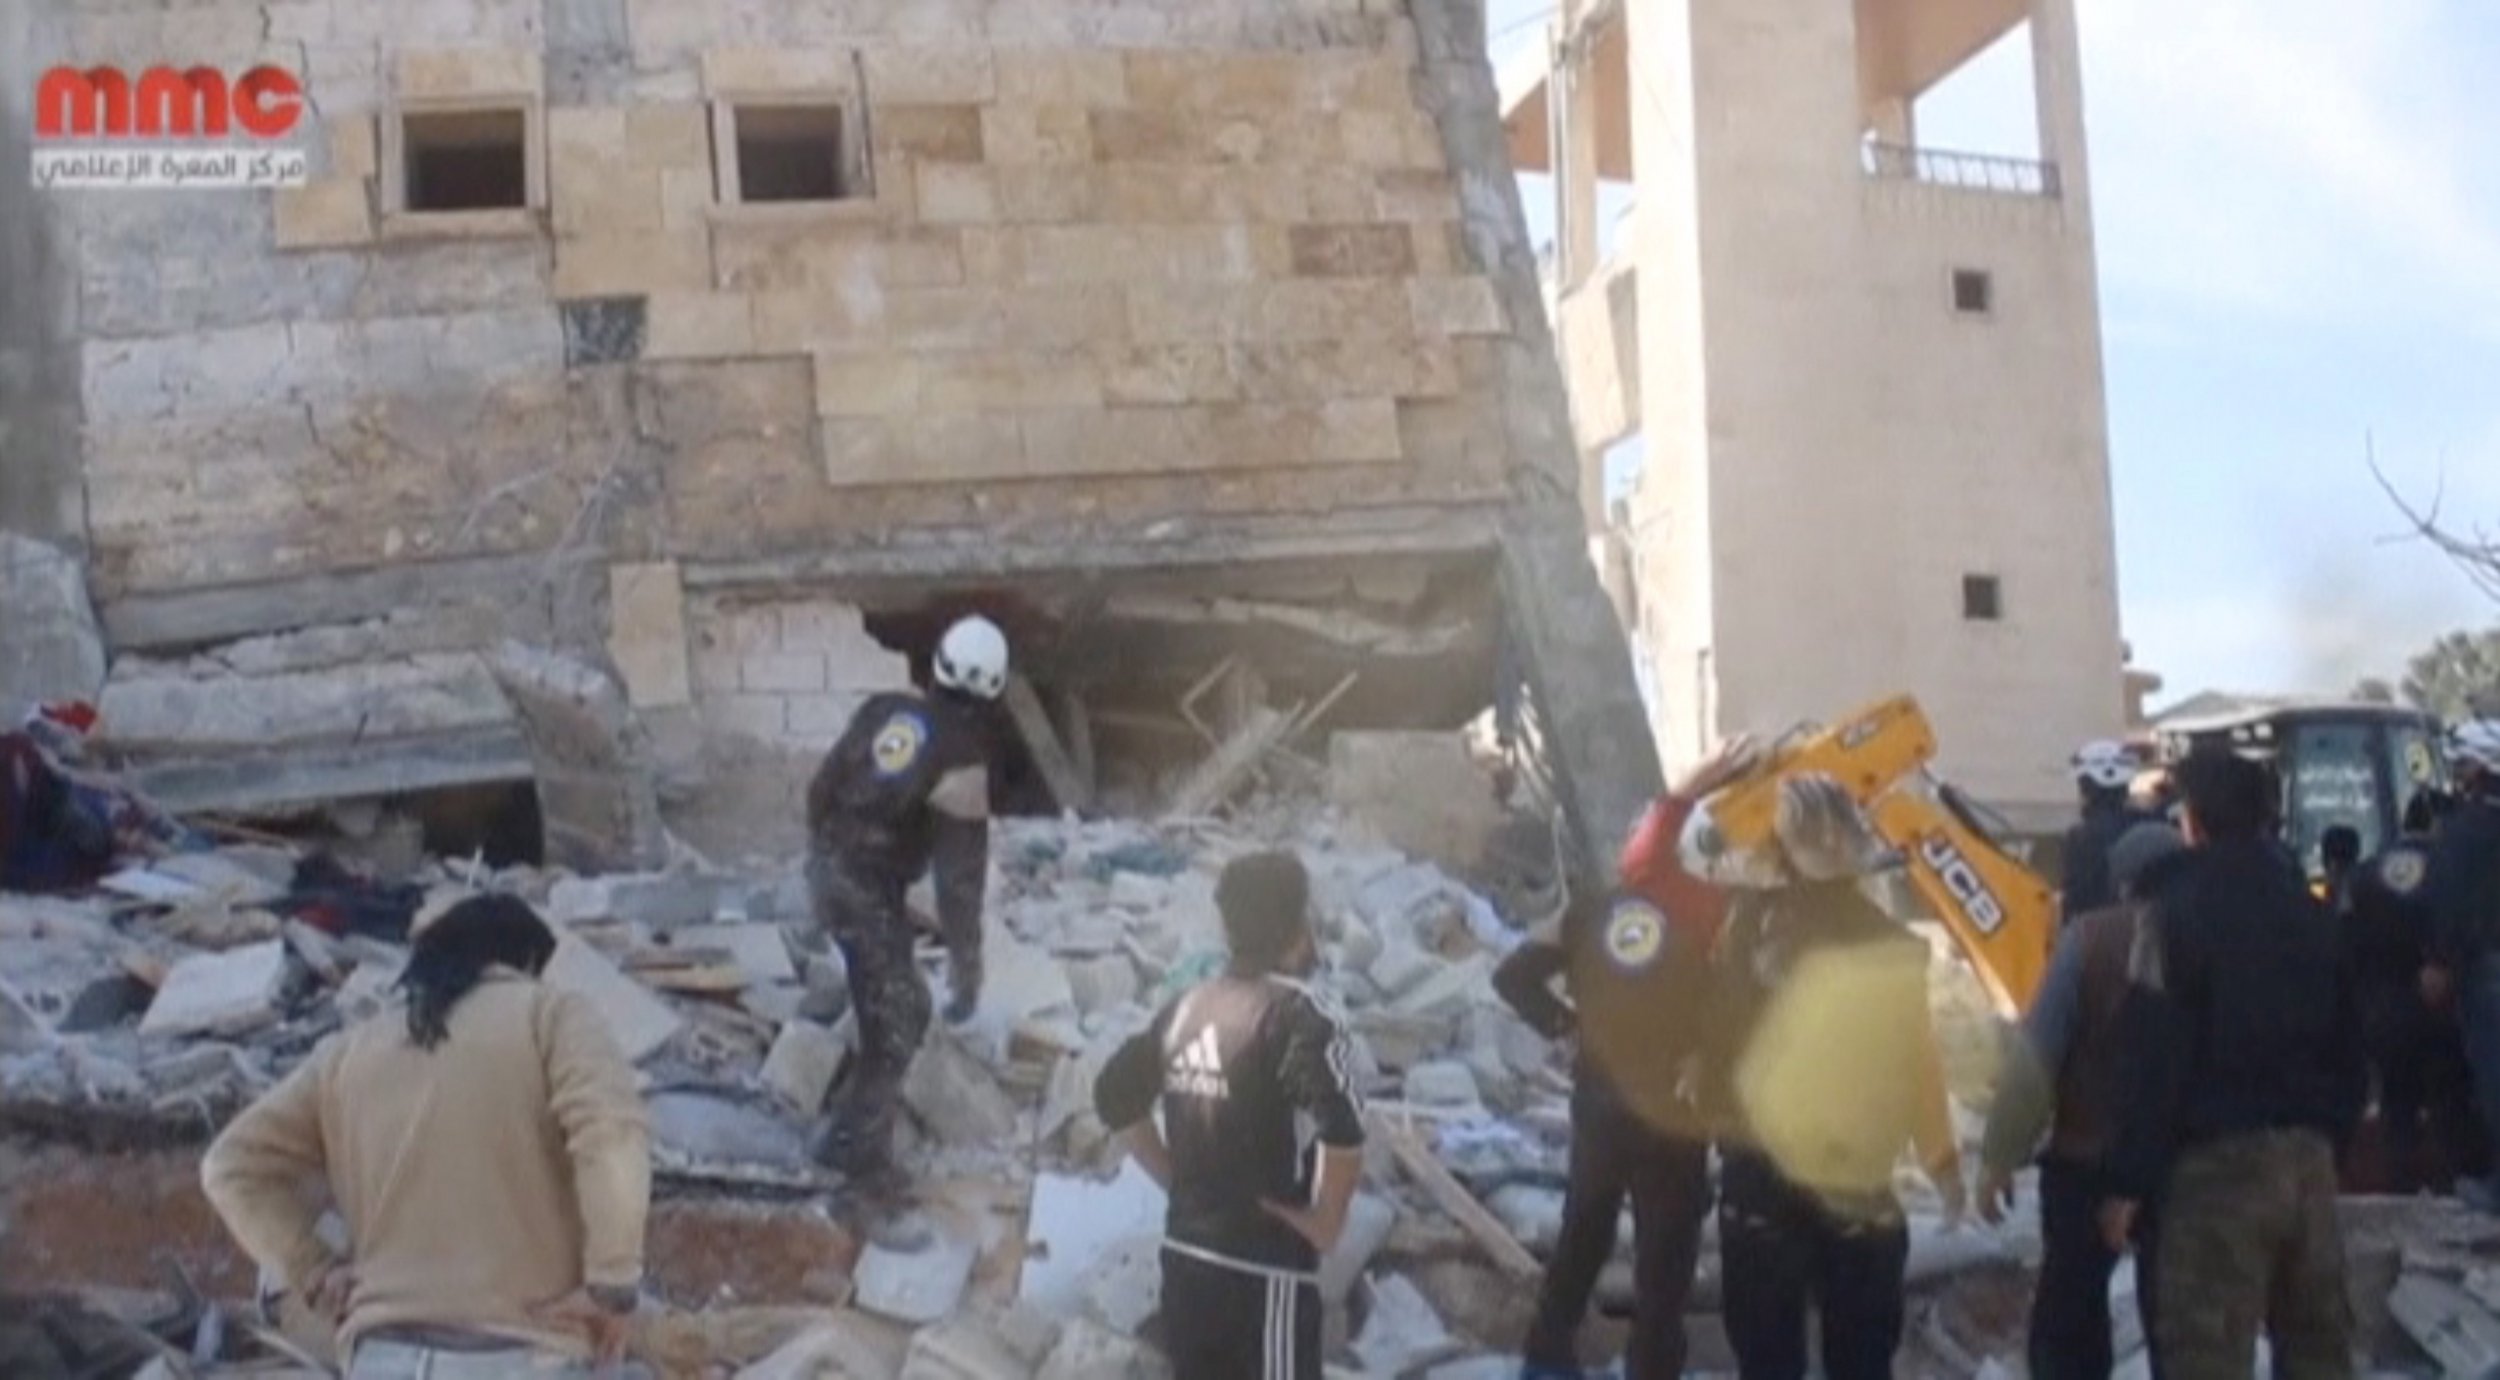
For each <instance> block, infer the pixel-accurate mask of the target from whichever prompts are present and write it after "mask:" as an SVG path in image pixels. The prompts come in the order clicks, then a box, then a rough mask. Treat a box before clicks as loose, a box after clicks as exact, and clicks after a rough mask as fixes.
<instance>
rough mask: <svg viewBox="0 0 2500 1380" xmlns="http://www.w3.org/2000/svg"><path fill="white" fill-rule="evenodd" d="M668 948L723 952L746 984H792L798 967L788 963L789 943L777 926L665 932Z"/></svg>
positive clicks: (701, 927)
mask: <svg viewBox="0 0 2500 1380" xmlns="http://www.w3.org/2000/svg"><path fill="white" fill-rule="evenodd" d="M668 942H669V945H670V947H672V948H678V949H723V950H726V951H727V952H728V954H729V957H730V961H731V962H733V963H736V964H737V965H738V970H739V971H740V972H742V973H745V974H746V975H747V980H748V981H750V982H795V981H797V980H798V976H799V969H798V965H797V964H795V963H793V962H791V961H790V941H789V940H788V938H786V937H785V936H784V935H783V934H782V932H781V926H779V925H756V924H729V925H688V926H686V927H684V928H683V929H676V930H671V931H669V936H668Z"/></svg>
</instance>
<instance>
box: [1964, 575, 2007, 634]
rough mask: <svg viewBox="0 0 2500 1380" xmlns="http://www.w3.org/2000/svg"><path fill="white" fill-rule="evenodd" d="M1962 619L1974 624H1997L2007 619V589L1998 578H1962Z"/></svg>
mask: <svg viewBox="0 0 2500 1380" xmlns="http://www.w3.org/2000/svg"><path fill="white" fill-rule="evenodd" d="M1962 617H1964V618H1965V619H1968V620H1969V621H1971V622H1973V623H1995V622H1999V621H2001V620H2002V619H2003V618H2004V617H2005V587H2004V585H2003V584H2002V583H2000V582H1999V581H1998V579H1997V577H1996V576H1994V575H1965V576H1963V577H1962Z"/></svg>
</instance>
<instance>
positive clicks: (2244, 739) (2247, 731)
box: [2159, 704, 2448, 878]
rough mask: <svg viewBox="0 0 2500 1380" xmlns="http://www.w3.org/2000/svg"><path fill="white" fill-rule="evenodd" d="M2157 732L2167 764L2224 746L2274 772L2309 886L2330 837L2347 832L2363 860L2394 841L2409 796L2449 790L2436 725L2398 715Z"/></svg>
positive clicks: (2204, 723)
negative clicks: (2322, 843) (2340, 828)
mask: <svg viewBox="0 0 2500 1380" xmlns="http://www.w3.org/2000/svg"><path fill="white" fill-rule="evenodd" d="M2159 732H2160V739H2161V747H2162V756H2163V758H2164V759H2165V760H2167V761H2173V762H2175V761H2177V760H2179V759H2180V758H2182V757H2184V756H2186V755H2187V754H2188V753H2189V752H2191V751H2193V750H2195V749H2197V748H2199V747H2206V746H2221V747H2228V748H2230V749H2232V750H2233V751H2235V752H2238V753H2241V754H2242V755H2244V756H2248V757H2253V758H2256V759H2257V760H2259V761H2262V762H2265V763H2268V764H2269V765H2271V766H2272V767H2273V768H2274V770H2275V774H2276V776H2277V777H2278V778H2279V779H2280V780H2281V782H2282V788H2283V841H2284V843H2285V844H2286V845H2287V846H2289V847H2290V848H2291V849H2292V851H2293V853H2294V855H2295V856H2297V857H2298V858H2299V859H2300V861H2301V865H2302V866H2303V867H2306V868H2307V869H2308V870H2309V874H2310V876H2311V877H2312V878H2315V877H2317V876H2318V875H2319V874H2320V872H2321V868H2320V865H2319V862H2318V840H2319V839H2320V838H2322V837H2324V836H2325V834H2326V831H2327V830H2329V829H2332V828H2334V827H2335V826H2336V825H2338V824H2345V825H2350V826H2351V827H2352V828H2353V829H2354V830H2355V831H2356V832H2358V833H2359V834H2360V835H2361V855H2362V856H2363V857H2365V858H2366V857H2369V856H2370V855H2372V854H2374V853H2376V852H2378V850H2379V849H2380V848H2382V847H2384V846H2386V844H2387V843H2388V841H2389V840H2391V839H2393V838H2395V836H2396V833H2397V827H2398V824H2399V822H2400V821H2402V820H2403V818H2404V809H2405V804H2406V802H2408V801H2410V800H2412V799H2413V797H2414V795H2415V793H2417V792H2419V791H2423V790H2428V789H2445V788H2446V787H2447V784H2448V763H2447V758H2446V754H2445V753H2444V752H2443V751H2442V750H2441V737H2440V725H2439V720H2438V719H2436V718H2434V717H2433V716H2431V715H2429V714H2426V713H2423V712H2422V711H2420V710H2417V709H2406V708H2402V707H2400V706H2397V705H2391V704H2302V705H2270V706H2266V707H2263V708H2252V709H2245V710H2240V711H2236V712H2233V713H2229V714H2221V715H2215V716H2212V717H2209V718H2200V719H2190V720H2177V721H2172V722H2168V723H2164V724H2163V725H2161V728H2160V730H2159Z"/></svg>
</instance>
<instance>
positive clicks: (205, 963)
mask: <svg viewBox="0 0 2500 1380" xmlns="http://www.w3.org/2000/svg"><path fill="white" fill-rule="evenodd" d="M286 979H287V951H286V945H285V943H284V942H282V941H279V940H271V941H269V942H268V943H265V944H254V945H252V946H250V947H249V948H242V949H233V950H229V951H228V952H225V953H222V954H201V955H199V956H197V957H194V958H187V959H184V960H183V961H182V962H180V963H177V964H175V965H174V968H173V971H172V972H171V973H169V974H167V975H166V978H165V985H164V986H163V987H162V988H160V989H158V991H157V994H156V1000H155V1001H154V1002H152V1003H150V1004H149V1006H148V1014H147V1015H146V1016H144V1017H142V1018H141V1019H140V1021H139V1033H140V1034H141V1035H151V1036H159V1037H176V1036H185V1035H238V1034H241V1033H243V1032H245V1031H249V1030H257V1029H259V1028H260V1027H262V1026H264V1025H267V1024H269V1023H270V1022H272V1021H275V1020H276V1019H278V1006H279V1003H280V1002H281V1001H282V1000H283V999H284V998H285V995H286Z"/></svg>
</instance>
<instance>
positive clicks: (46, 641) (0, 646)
mask: <svg viewBox="0 0 2500 1380" xmlns="http://www.w3.org/2000/svg"><path fill="white" fill-rule="evenodd" d="M0 609H7V610H8V611H9V616H8V617H7V618H6V619H0V714H5V715H7V716H9V718H10V719H11V721H14V720H15V717H16V716H17V715H18V714H21V713H23V712H24V711H25V709H26V706H28V705H31V704H41V703H43V702H45V701H47V700H89V701H92V700H94V699H95V698H96V695H97V692H99V691H101V690H102V689H103V688H104V672H105V657H104V634H103V631H102V630H101V629H100V628H98V627H97V625H96V616H95V608H94V606H93V605H92V604H90V603H88V602H87V576H86V566H85V563H84V562H82V561H81V560H80V559H79V558H78V557H76V556H74V555H71V554H70V553H69V552H66V551H63V550H62V549H61V548H59V547H57V546H53V545H51V544H49V543H46V542H40V541H37V540H35V539H34V538H33V537H29V536H25V535H23V534H21V533H17V532H0Z"/></svg>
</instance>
